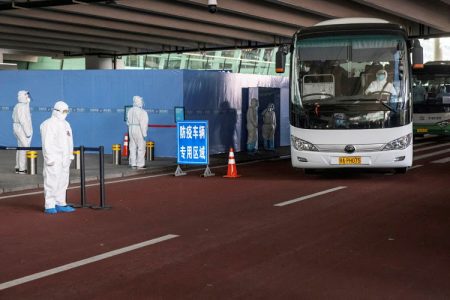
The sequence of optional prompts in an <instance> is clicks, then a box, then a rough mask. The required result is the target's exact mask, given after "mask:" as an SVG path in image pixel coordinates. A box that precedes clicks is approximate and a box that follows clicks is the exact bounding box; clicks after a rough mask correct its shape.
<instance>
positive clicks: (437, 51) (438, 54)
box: [434, 38, 443, 61]
mask: <svg viewBox="0 0 450 300" xmlns="http://www.w3.org/2000/svg"><path fill="white" fill-rule="evenodd" d="M434 60H435V61H437V60H443V59H442V50H441V39H440V38H436V39H434Z"/></svg>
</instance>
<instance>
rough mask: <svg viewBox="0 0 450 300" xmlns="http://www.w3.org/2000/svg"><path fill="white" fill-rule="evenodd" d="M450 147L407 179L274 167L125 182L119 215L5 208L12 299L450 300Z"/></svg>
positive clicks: (4, 272)
mask: <svg viewBox="0 0 450 300" xmlns="http://www.w3.org/2000/svg"><path fill="white" fill-rule="evenodd" d="M447 143H449V141H448V140H447V139H437V138H428V139H422V140H418V141H417V145H416V146H415V157H416V160H415V162H414V163H415V165H416V167H415V168H414V169H412V170H410V171H409V172H408V173H407V174H405V175H400V174H395V175H394V174H393V173H391V172H388V171H351V170H350V171H344V172H336V171H333V172H326V173H324V174H318V175H313V176H306V175H304V174H303V172H302V171H300V170H295V169H292V168H291V166H290V161H289V160H273V161H266V162H257V163H250V164H245V165H239V166H238V172H239V173H241V174H242V175H243V176H242V177H241V178H239V179H232V180H229V179H224V178H221V177H220V176H216V177H212V178H201V177H199V173H198V172H197V173H195V172H191V173H189V175H188V176H184V177H179V178H175V177H172V176H159V177H158V176H155V177H151V176H147V177H141V178H134V179H132V180H131V179H125V180H123V179H122V180H121V181H120V182H119V181H118V182H115V183H112V182H111V183H110V184H108V185H107V193H108V196H109V197H108V199H109V203H110V204H111V205H112V206H113V209H111V210H109V211H94V210H90V209H80V210H78V211H77V212H76V213H73V214H58V215H55V216H48V215H45V214H43V213H42V212H41V210H42V207H41V206H42V203H41V201H42V195H39V194H31V195H18V196H17V197H15V198H1V197H0V201H1V202H0V203H1V205H0V213H1V215H2V219H1V220H2V221H1V222H2V226H1V227H0V238H1V246H0V266H1V271H0V299H62V298H64V299H124V298H131V299H386V298H389V299H449V298H450V286H449V285H448V282H449V280H450V271H449V270H450V258H449V253H450V240H449V238H448V236H449V234H450V217H449V216H450V201H449V199H450V191H449V190H448V183H449V180H450V172H449V167H450V159H449V157H450V151H446V150H448V149H450V148H449V147H448V144H447ZM432 153H434V154H433V155H431V154H432ZM214 171H215V172H216V173H217V174H224V173H225V172H226V169H225V168H218V169H215V170H214ZM76 192H77V191H75V190H72V191H70V193H69V196H74V195H75V194H74V193H76ZM96 192H97V189H96V188H91V190H89V197H91V198H93V197H95V193H96ZM8 197H9V196H8ZM142 243H143V244H142ZM116 250H117V251H116ZM30 275H31V277H26V276H30ZM17 279H18V280H17Z"/></svg>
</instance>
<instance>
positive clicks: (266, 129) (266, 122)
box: [262, 103, 277, 150]
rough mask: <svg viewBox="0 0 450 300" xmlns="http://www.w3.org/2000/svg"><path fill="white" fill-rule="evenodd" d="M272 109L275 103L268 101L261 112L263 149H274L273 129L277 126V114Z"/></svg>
mask: <svg viewBox="0 0 450 300" xmlns="http://www.w3.org/2000/svg"><path fill="white" fill-rule="evenodd" d="M274 109H275V105H274V104H273V103H270V104H269V105H267V108H266V109H265V110H264V111H263V112H262V118H263V125H262V136H263V139H264V149H266V150H274V149H275V129H276V128H277V116H276V114H275V111H274Z"/></svg>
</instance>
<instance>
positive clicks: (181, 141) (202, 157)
mask: <svg viewBox="0 0 450 300" xmlns="http://www.w3.org/2000/svg"><path fill="white" fill-rule="evenodd" d="M177 141H178V143H177V144H178V146H177V160H178V164H199V165H207V164H208V163H209V162H208V160H209V153H208V121H182V122H177Z"/></svg>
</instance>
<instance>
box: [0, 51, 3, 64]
mask: <svg viewBox="0 0 450 300" xmlns="http://www.w3.org/2000/svg"><path fill="white" fill-rule="evenodd" d="M1 63H3V52H2V51H1V50H0V64H1Z"/></svg>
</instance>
